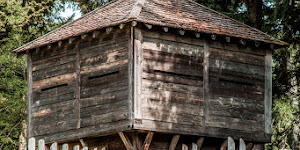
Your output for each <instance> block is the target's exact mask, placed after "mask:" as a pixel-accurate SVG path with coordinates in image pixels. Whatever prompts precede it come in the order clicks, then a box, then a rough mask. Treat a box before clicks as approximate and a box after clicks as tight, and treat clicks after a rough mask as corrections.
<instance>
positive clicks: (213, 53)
mask: <svg viewBox="0 0 300 150" xmlns="http://www.w3.org/2000/svg"><path fill="white" fill-rule="evenodd" d="M209 57H210V58H211V59H215V60H229V61H232V62H239V63H244V64H251V65H257V66H265V58H264V56H259V55H253V54H246V53H243V52H235V51H227V50H222V49H214V48H211V49H210V55H209Z"/></svg>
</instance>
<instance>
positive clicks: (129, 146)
mask: <svg viewBox="0 0 300 150" xmlns="http://www.w3.org/2000/svg"><path fill="white" fill-rule="evenodd" d="M118 134H119V136H120V138H121V139H122V141H123V143H124V145H125V147H126V149H127V150H133V147H132V144H131V142H130V140H129V138H128V137H127V136H126V135H125V134H124V133H123V132H118Z"/></svg>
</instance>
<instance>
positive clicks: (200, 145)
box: [197, 137, 204, 150]
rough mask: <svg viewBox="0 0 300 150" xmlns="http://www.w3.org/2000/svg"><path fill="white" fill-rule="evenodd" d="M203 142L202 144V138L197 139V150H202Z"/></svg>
mask: <svg viewBox="0 0 300 150" xmlns="http://www.w3.org/2000/svg"><path fill="white" fill-rule="evenodd" d="M203 142H204V137H201V138H199V139H198V141H197V147H198V150H200V149H201V148H202V145H203Z"/></svg>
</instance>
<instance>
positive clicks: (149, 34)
mask: <svg viewBox="0 0 300 150" xmlns="http://www.w3.org/2000/svg"><path fill="white" fill-rule="evenodd" d="M142 32H143V36H144V39H148V38H149V39H160V40H167V41H173V42H180V43H186V44H191V45H195V46H198V47H199V46H202V47H203V43H204V40H201V39H197V38H194V37H188V36H181V35H179V34H174V33H165V32H153V30H143V31H142Z"/></svg>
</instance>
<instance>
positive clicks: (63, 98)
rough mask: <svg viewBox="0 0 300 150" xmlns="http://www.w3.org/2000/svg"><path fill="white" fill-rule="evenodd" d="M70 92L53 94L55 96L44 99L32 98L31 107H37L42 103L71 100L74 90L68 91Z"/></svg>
mask: <svg viewBox="0 0 300 150" xmlns="http://www.w3.org/2000/svg"><path fill="white" fill-rule="evenodd" d="M69 92H70V93H66V94H63V95H59V96H55V97H46V98H44V99H34V100H33V104H32V107H33V108H34V107H39V106H44V105H49V104H53V103H59V102H62V101H67V100H72V99H75V93H74V91H69Z"/></svg>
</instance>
